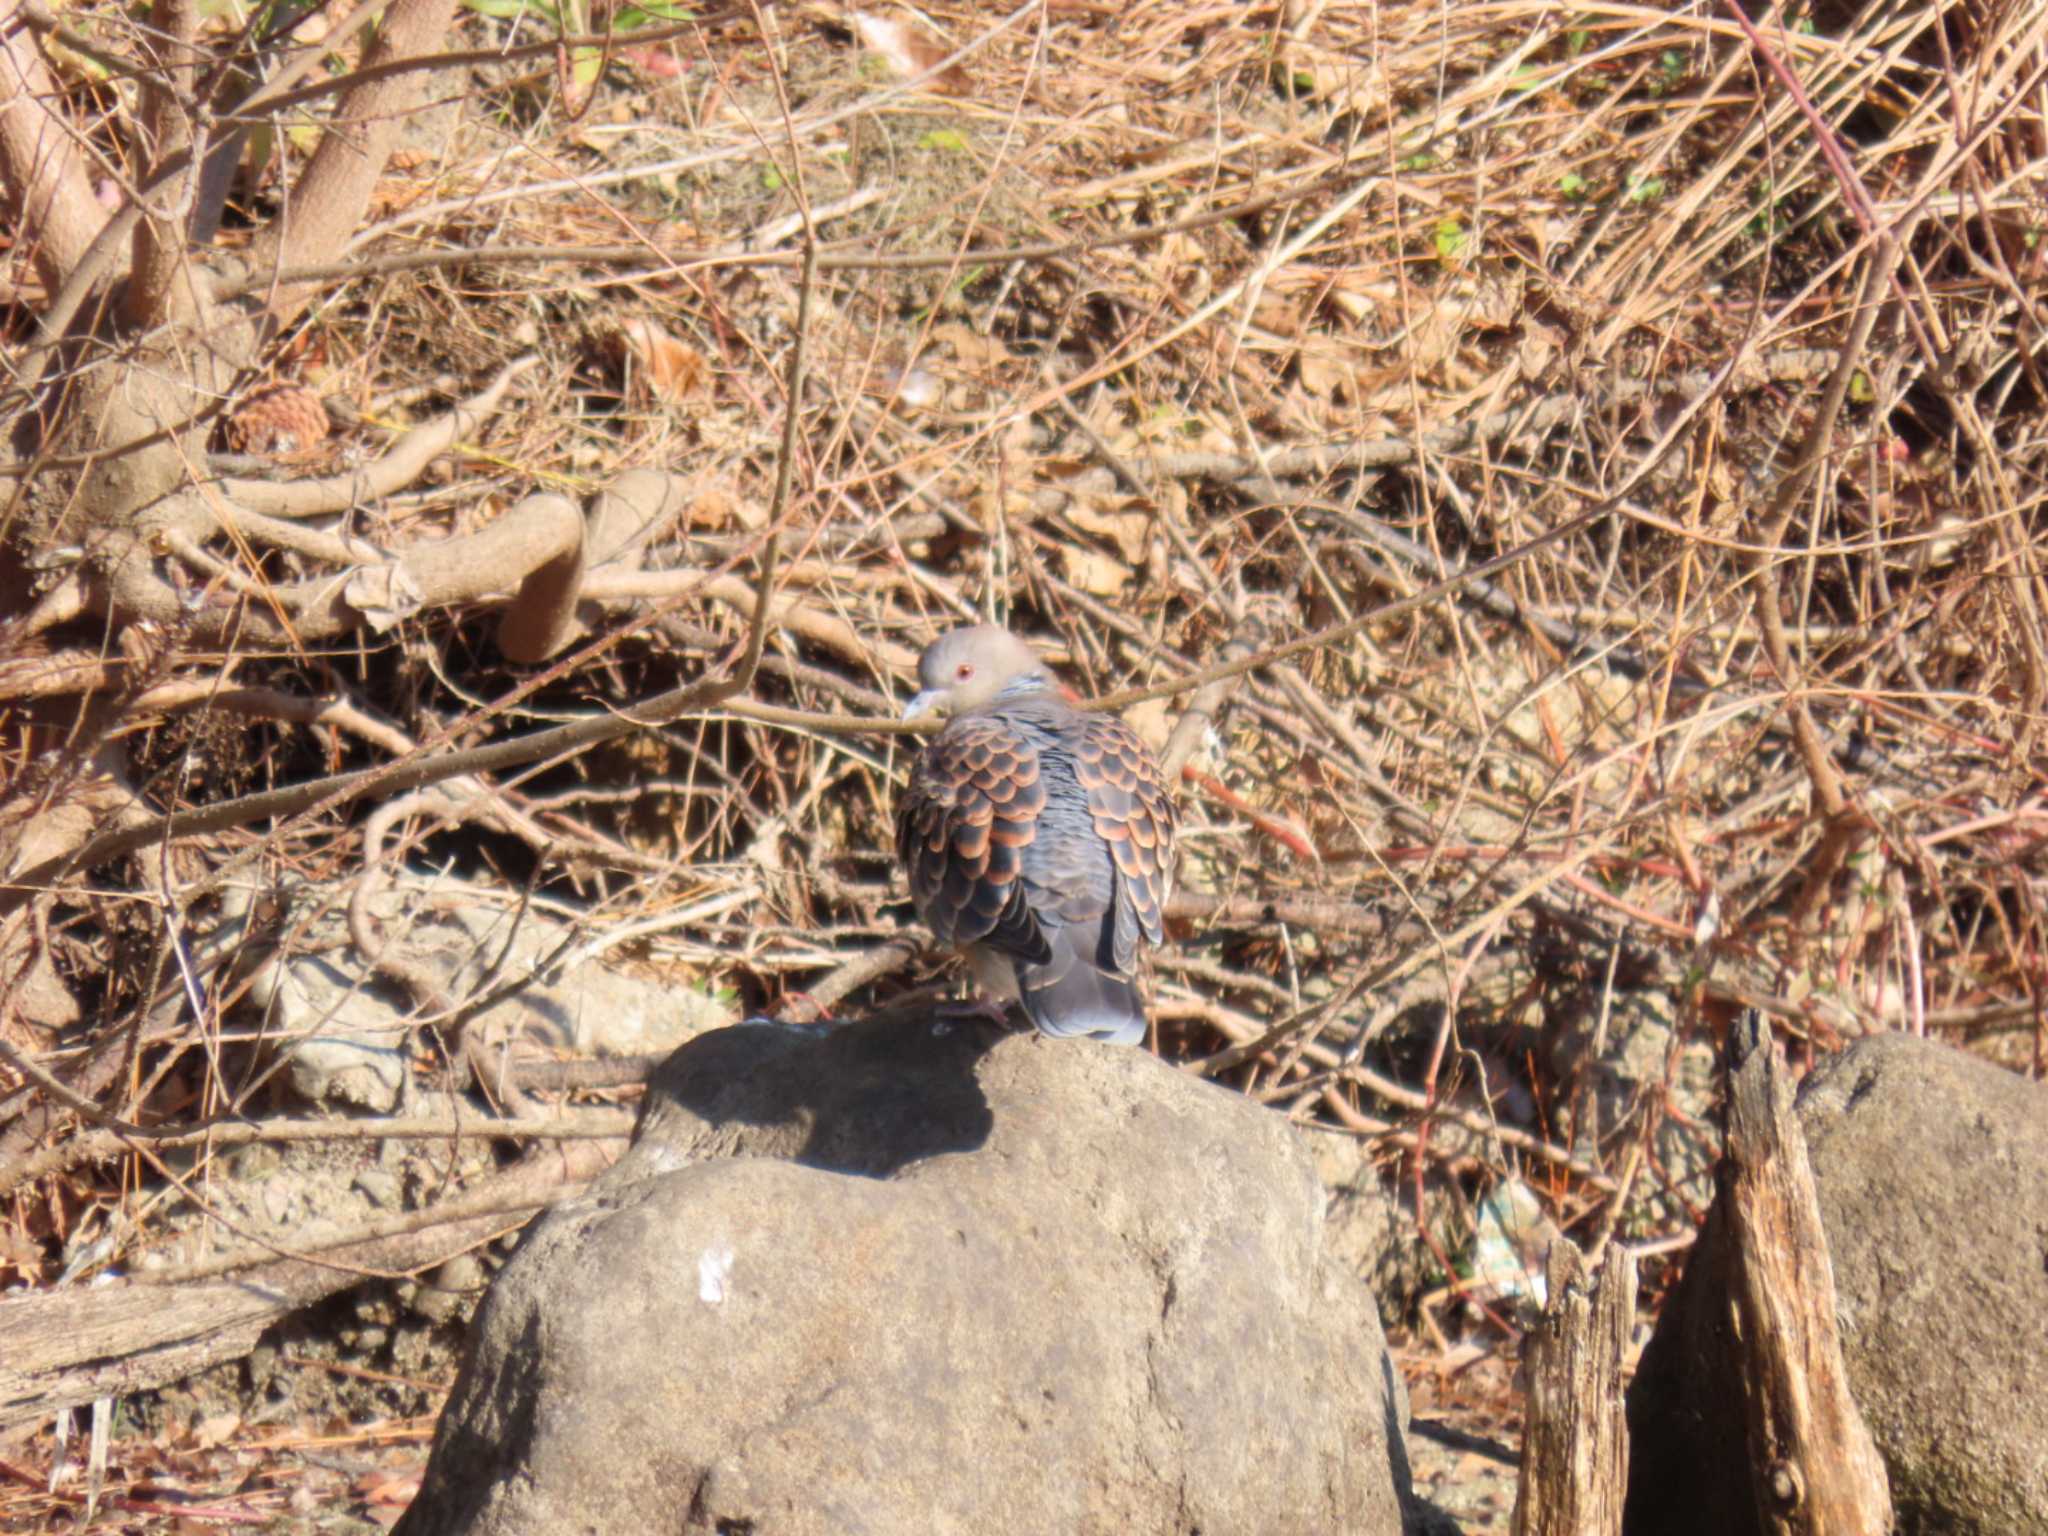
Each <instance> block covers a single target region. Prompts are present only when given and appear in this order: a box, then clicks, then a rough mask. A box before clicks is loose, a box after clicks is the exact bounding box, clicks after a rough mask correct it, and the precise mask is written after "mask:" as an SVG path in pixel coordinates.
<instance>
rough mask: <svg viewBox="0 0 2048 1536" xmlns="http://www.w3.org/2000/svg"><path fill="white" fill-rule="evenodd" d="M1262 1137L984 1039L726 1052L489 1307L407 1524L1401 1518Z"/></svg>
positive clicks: (1302, 1169) (1140, 1060)
mask: <svg viewBox="0 0 2048 1536" xmlns="http://www.w3.org/2000/svg"><path fill="white" fill-rule="evenodd" d="M1322 1204H1323V1197H1322V1192H1321V1190H1320V1188H1319V1187H1318V1185H1317V1182H1316V1178H1315V1174H1314V1172H1313V1170H1312V1169H1311V1167H1310V1164H1309V1159H1308V1155H1307V1153H1306V1152H1305V1150H1304V1149H1303V1148H1302V1146H1301V1145H1300V1144H1299V1142H1298V1140H1297V1138H1296V1136H1295V1134H1294V1132H1293V1131H1292V1130H1291V1129H1290V1128H1289V1127H1288V1126H1287V1125H1286V1124H1285V1123H1284V1122H1283V1121H1282V1120H1280V1119H1279V1118H1278V1117H1277V1116H1274V1115H1272V1114H1271V1113H1269V1112H1267V1111H1264V1110H1261V1109H1259V1108H1258V1107H1256V1106H1254V1105H1252V1104H1250V1103H1248V1102H1246V1101H1245V1100H1244V1099H1242V1098H1240V1097H1239V1096H1237V1095H1234V1094H1231V1093H1229V1092H1227V1091H1225V1090H1223V1089H1220V1088H1217V1087H1214V1086H1212V1085H1210V1084H1207V1083H1204V1082H1200V1081H1197V1080H1195V1079H1193V1078H1191V1077H1189V1076H1188V1075H1187V1074H1185V1073H1181V1072H1178V1071H1175V1070H1174V1069H1173V1068H1171V1067H1169V1066H1167V1065H1165V1064H1164V1063H1162V1062H1160V1061H1158V1060H1157V1059H1156V1058H1154V1057H1151V1056H1148V1055H1146V1054H1144V1053H1142V1052H1138V1051H1130V1050H1121V1049H1118V1048H1115V1047H1111V1046H1105V1045H1097V1044H1094V1043H1091V1042H1081V1041H1051V1040H1043V1039H1039V1038H1036V1037H1030V1036H1021V1035H1020V1036H1007V1037H1000V1038H999V1037H998V1036H997V1035H996V1033H995V1032H994V1031H993V1030H991V1029H990V1028H988V1027H987V1026H983V1025H962V1026H956V1027H954V1028H952V1029H951V1030H943V1029H935V1028H934V1027H933V1026H932V1025H930V1024H928V1023H918V1024H915V1025H909V1024H895V1025H890V1024H886V1023H875V1024H866V1025H856V1026H853V1027H850V1028H846V1029H840V1030H835V1031H832V1032H830V1033H823V1034H820V1033H815V1032H808V1031H800V1030H795V1029H789V1028H783V1027H780V1026H768V1025H745V1026H739V1027H736V1028H731V1029H725V1030H719V1031H715V1032H713V1033H711V1034H709V1035H706V1036H703V1037H701V1038H700V1039H698V1040H695V1041H693V1042H691V1043H690V1044H688V1045H686V1046H685V1047H683V1049H681V1050H680V1051H678V1052H677V1053H676V1054H675V1055H674V1056H673V1057H672V1058H671V1059H670V1060H669V1061H668V1062H667V1063H666V1064H665V1066H664V1067H663V1068H662V1070H661V1072H660V1073H659V1074H658V1076H657V1078H656V1080H655V1081H654V1083H653V1084H652V1085H651V1086H650V1088H649V1095H648V1104H647V1109H646V1111H645V1113H644V1115H643V1117H642V1124H641V1128H640V1131H639V1133H638V1135H637V1137H636V1139H635V1142H634V1145H633V1147H632V1150H631V1151H630V1152H629V1153H628V1154H627V1155H626V1157H625V1158H624V1159H623V1160H622V1161H621V1162H620V1163H619V1164H618V1165H617V1166H616V1167H615V1168H613V1169H612V1170H611V1171H610V1172H608V1173H607V1174H606V1175H604V1176H603V1177H602V1178H601V1179H599V1180H598V1181H597V1182H596V1184H594V1185H593V1186H592V1188H591V1189H590V1190H589V1192H588V1193H587V1194H586V1195H585V1196H583V1197H582V1198H580V1199H578V1200H576V1201H574V1202H573V1203H571V1204H568V1205H565V1206H561V1207H558V1208H556V1209H555V1210H554V1211H552V1212H550V1213H549V1214H548V1215H547V1216H546V1217H545V1218H543V1219H542V1220H541V1221H540V1222H539V1223H538V1224H537V1225H536V1227H535V1228H534V1230H533V1231H532V1233H531V1234H530V1235H529V1236H528V1238H527V1240H526V1241H525V1243H524V1244H523V1245H522V1247H521V1248H520V1250H519V1252H518V1253H517V1254H516V1255H515V1256H514V1258H513V1259H512V1261H511V1263H510V1264H509V1265H508V1266H507V1267H506V1270H505V1272H504V1273H503V1274H502V1275H501V1276H500V1277H499V1279H498V1281H497V1283H496V1285H495V1286H494V1287H493V1289H492V1292H491V1294H490V1296H489V1298H488V1299H487V1301H486V1302H485V1304H484V1307H483V1309H482V1311H481V1312H480V1313H479V1315H478V1318H477V1322H476V1325H475V1329H474V1332H473V1334H472V1340H471V1351H470V1356H469V1358H468V1360H467V1362H466V1363H465V1365H464V1367H463V1370H462V1373H461V1377H460V1379H459V1380H458V1382H457V1383H456V1387H455V1391H454V1394H453V1395H452V1397H451V1398H450V1400H449V1403H448V1407H447V1411H446V1413H445V1414H444V1415H443V1418H442V1421H441V1425H440V1429H439V1431H438V1433H437V1435H436V1437H435V1444H434V1450H433V1455H432V1458H431V1460H430V1462H429V1464H428V1468H427V1473H426V1478H425V1482H424V1485H423V1487H422V1489H421V1491H420V1495H419V1497H418V1499H417V1500H416V1501H415V1503H414V1504H413V1506H412V1508H411V1509H410V1510H409V1511H407V1513H406V1515H405V1517H404V1519H403V1520H402V1521H401V1522H400V1524H399V1526H398V1531H399V1533H400V1536H451V1533H456V1532H462V1533H471V1536H483V1533H491V1536H559V1533H562V1532H579V1533H581V1532H590V1533H600V1536H601V1533H607V1532H620V1533H627V1532H631V1533H635V1536H637V1533H639V1532H642V1531H646V1530H650V1529H663V1530H682V1531H700V1530H701V1531H707V1532H747V1533H755V1536H807V1533H818V1536H827V1533H829V1536H853V1533H872V1536H888V1533H899V1532H900V1533H904V1536H909V1533H913V1532H915V1533H917V1536H930V1533H949V1536H952V1533H957V1536H978V1533H989V1536H994V1533H997V1532H1001V1533H1005V1536H1008V1533H1014V1532H1018V1531H1045V1532H1090V1531H1117V1532H1134V1533H1147V1532H1161V1533H1165V1532H1175V1533H1193V1532H1196V1531H1200V1532H1203V1533H1205V1536H1230V1533H1235V1532H1243V1533H1247V1536H1251V1533H1259V1536H1282V1533H1286V1532H1301V1533H1304V1536H1307V1533H1315V1536H1324V1533H1331V1532H1346V1533H1360V1536H1371V1533H1385V1536H1392V1533H1395V1532H1398V1531H1399V1530H1400V1529H1401V1516H1402V1505H1403V1501H1404V1500H1405V1499H1406V1498H1407V1497H1408V1494H1409V1478H1408V1464H1407V1454H1406V1447H1405V1443H1404V1438H1403V1425H1404V1419H1405V1402H1404V1399H1403V1397H1402V1394H1401V1391H1400V1387H1399V1384H1398V1378H1396V1377H1395V1375H1394V1374H1393V1371H1392V1369H1391V1367H1390V1364H1389V1361H1388V1358H1387V1353H1386V1346H1385V1343H1384V1341H1383V1339H1382V1337H1381V1334H1380V1327H1379V1320H1378V1318H1377V1316H1376V1315H1375V1313H1374V1310H1373V1306H1372V1302H1371V1299H1370V1297H1369V1296H1368V1295H1367V1293H1366V1292H1365V1290H1364V1288H1363V1287H1362V1286H1361V1285H1360V1284H1359V1283H1358V1281H1357V1280H1356V1278H1355V1277H1353V1276H1352V1275H1350V1274H1349V1273H1347V1272H1346V1271H1345V1268H1344V1266H1343V1265H1342V1264H1341V1263H1339V1262H1336V1261H1335V1260H1334V1259H1333V1258H1332V1256H1331V1255H1330V1254H1328V1253H1327V1252H1326V1251H1325V1248H1324V1244H1323V1210H1322Z"/></svg>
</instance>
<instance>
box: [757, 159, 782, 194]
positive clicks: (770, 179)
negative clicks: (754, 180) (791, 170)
mask: <svg viewBox="0 0 2048 1536" xmlns="http://www.w3.org/2000/svg"><path fill="white" fill-rule="evenodd" d="M761 185H762V186H764V187H766V188H767V189H768V190H769V191H770V192H780V191H781V190H782V172H780V171H778V170H777V169H775V167H774V166H772V165H767V166H763V167H762V168H761Z"/></svg>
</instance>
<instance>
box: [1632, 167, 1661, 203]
mask: <svg viewBox="0 0 2048 1536" xmlns="http://www.w3.org/2000/svg"><path fill="white" fill-rule="evenodd" d="M1663 195H1664V178H1663V177H1662V176H1645V175H1644V174H1643V173H1642V172H1641V171H1630V172H1629V174H1628V200H1629V201H1630V202H1632V203H1649V202H1655V201H1656V200H1657V199H1658V198H1660V197H1662V196H1663Z"/></svg>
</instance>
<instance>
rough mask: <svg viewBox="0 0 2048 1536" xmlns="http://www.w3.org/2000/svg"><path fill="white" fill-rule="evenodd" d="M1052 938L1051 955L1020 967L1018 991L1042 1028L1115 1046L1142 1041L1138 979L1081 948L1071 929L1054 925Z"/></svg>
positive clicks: (1142, 1011) (1142, 1010) (1142, 1014)
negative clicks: (1041, 961)
mask: <svg viewBox="0 0 2048 1536" xmlns="http://www.w3.org/2000/svg"><path fill="white" fill-rule="evenodd" d="M1047 938H1048V939H1049V940H1050V941H1051V948H1052V958H1051V959H1050V960H1048V961H1047V962H1046V963H1045V964H1043V965H1019V966H1018V967H1017V990H1018V991H1019V992H1020V993H1021V994H1022V996H1023V1000H1024V1011H1025V1013H1027V1014H1028V1015H1030V1018H1031V1022H1032V1023H1033V1024H1035V1025H1036V1026H1037V1027H1038V1032H1039V1033H1040V1034H1041V1035H1052V1036H1054V1037H1056V1038H1060V1039H1065V1038H1067V1037H1069V1036H1074V1035H1082V1036H1086V1037H1087V1038H1089V1039H1091V1040H1106V1041H1108V1042H1109V1043H1110V1044H1111V1045H1137V1044H1139V1043H1141V1042H1142V1041H1143V1040H1144V1038H1145V1005H1144V1003H1143V1002H1141V1001H1140V1000H1139V997H1138V988H1137V984H1136V983H1135V982H1133V981H1132V979H1131V978H1130V977H1128V976H1119V975H1117V974H1115V973H1114V972H1112V971H1105V970H1103V969H1102V968H1101V967H1099V966H1097V965H1095V964H1094V963H1093V962H1092V961H1090V960H1089V958H1088V957H1087V956H1086V955H1082V954H1079V953H1077V952H1076V951H1075V948H1074V940H1073V932H1072V930H1071V929H1067V928H1056V929H1052V930H1051V931H1050V932H1049V933H1048V934H1047Z"/></svg>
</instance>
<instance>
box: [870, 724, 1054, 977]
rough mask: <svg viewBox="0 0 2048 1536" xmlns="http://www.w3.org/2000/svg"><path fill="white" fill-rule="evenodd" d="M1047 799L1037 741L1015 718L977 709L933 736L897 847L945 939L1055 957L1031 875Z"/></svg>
mask: <svg viewBox="0 0 2048 1536" xmlns="http://www.w3.org/2000/svg"><path fill="white" fill-rule="evenodd" d="M1045 805H1046V788H1045V781H1044V777H1043V775H1042V774H1041V772H1040V766H1039V759H1038V753H1037V750H1036V749H1035V748H1033V747H1032V745H1031V743H1030V742H1029V741H1027V740H1026V739H1025V738H1024V736H1023V735H1022V734H1021V733H1019V732H1018V731H1017V730H1015V729H1014V728H1013V727H1011V726H1010V725H1008V724H1006V723H1004V722H1003V721H1001V720H999V719H995V718H993V717H990V716H986V715H975V716H967V717H964V718H962V719H958V720H955V721H953V722H952V723H951V724H950V725H948V726H947V727H946V728H945V729H944V730H943V731H941V732H940V733H939V734H938V735H937V736H936V737H935V738H933V740H932V743H931V745H930V746H929V747H927V748H926V749H925V751H924V755H923V756H922V757H920V758H919V759H918V763H917V767H916V768H915V769H914V770H912V772H911V776H910V787H909V788H908V789H907V790H906V791H905V793H904V796H903V805H902V808H901V809H900V810H899V812H898V813H897V823H896V852H897V856H898V858H899V859H901V861H902V863H903V868H904V871H905V873H907V874H908V875H909V877H910V899H911V901H912V902H913V903H914V904H915V906H916V907H917V915H918V916H919V917H920V918H922V919H923V920H924V922H925V925H926V926H927V927H928V928H930V929H931V930H932V932H933V934H935V935H936V936H937V938H938V939H939V942H940V943H942V944H969V943H975V942H987V943H991V944H994V945H996V946H997V947H999V948H1002V949H1004V950H1007V951H1009V952H1011V953H1013V954H1015V955H1017V957H1018V958H1020V959H1023V960H1026V961H1032V962H1042V961H1043V960H1044V959H1045V958H1046V955H1047V953H1048V950H1047V947H1046V940H1045V935H1044V934H1043V932H1042V931H1041V930H1040V928H1039V925H1038V921H1037V919H1036V918H1035V917H1034V916H1033V915H1032V913H1031V910H1030V907H1029V905H1028V904H1027V902H1026V900H1025V893H1024V887H1023V884H1022V879H1021V877H1022V875H1023V870H1024V857H1025V850H1026V849H1028V848H1029V847H1030V845H1031V843H1032V840H1033V839H1034V838H1035V837H1036V836H1037V835H1038V820H1039V816H1040V815H1041V814H1042V813H1043V812H1044V810H1045Z"/></svg>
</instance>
